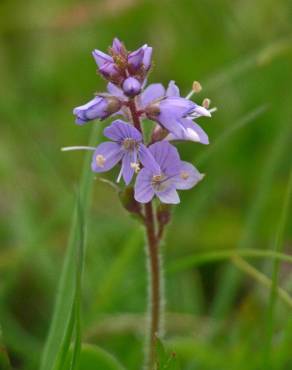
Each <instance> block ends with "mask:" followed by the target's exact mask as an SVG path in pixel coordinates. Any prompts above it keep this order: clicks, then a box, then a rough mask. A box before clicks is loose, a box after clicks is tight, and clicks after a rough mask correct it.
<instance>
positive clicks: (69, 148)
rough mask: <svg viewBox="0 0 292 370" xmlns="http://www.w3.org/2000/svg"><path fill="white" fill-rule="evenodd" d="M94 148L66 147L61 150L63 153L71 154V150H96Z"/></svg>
mask: <svg viewBox="0 0 292 370" xmlns="http://www.w3.org/2000/svg"><path fill="white" fill-rule="evenodd" d="M95 149H96V148H94V147H93V146H65V147H63V148H61V151H62V152H69V151H70V150H95Z"/></svg>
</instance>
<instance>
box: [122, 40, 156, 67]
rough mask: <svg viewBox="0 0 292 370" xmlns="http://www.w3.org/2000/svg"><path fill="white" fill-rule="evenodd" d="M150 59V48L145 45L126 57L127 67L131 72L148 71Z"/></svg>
mask: <svg viewBox="0 0 292 370" xmlns="http://www.w3.org/2000/svg"><path fill="white" fill-rule="evenodd" d="M151 58H152V48H151V47H149V46H148V45H147V44H145V45H143V46H142V47H141V48H139V49H137V50H135V51H132V52H131V53H130V54H129V55H128V66H129V68H130V70H131V71H138V70H139V69H141V68H144V70H145V71H148V70H149V69H150V67H151Z"/></svg>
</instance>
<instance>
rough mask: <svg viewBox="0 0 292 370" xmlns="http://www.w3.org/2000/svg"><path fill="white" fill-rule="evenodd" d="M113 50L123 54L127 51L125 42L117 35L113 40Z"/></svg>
mask: <svg viewBox="0 0 292 370" xmlns="http://www.w3.org/2000/svg"><path fill="white" fill-rule="evenodd" d="M112 51H113V52H114V53H115V54H123V53H124V52H125V47H124V45H123V43H122V42H121V41H120V40H119V39H118V38H117V37H115V38H114V40H113V44H112Z"/></svg>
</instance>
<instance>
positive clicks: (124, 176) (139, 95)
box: [62, 38, 214, 370]
mask: <svg viewBox="0 0 292 370" xmlns="http://www.w3.org/2000/svg"><path fill="white" fill-rule="evenodd" d="M92 55H93V57H94V60H95V62H96V64H97V67H98V72H99V73H100V74H101V75H102V76H103V78H105V79H106V80H107V81H108V84H107V91H106V92H103V93H97V94H95V96H94V97H93V99H91V100H90V101H89V102H87V103H86V104H83V105H81V106H78V107H76V108H75V109H74V110H73V113H74V115H75V116H76V121H75V122H76V123H77V124H78V125H81V126H82V125H84V124H86V123H87V122H90V121H92V120H95V119H98V120H100V121H103V120H105V119H106V118H109V117H115V116H120V118H119V119H115V120H114V121H113V122H112V123H111V124H110V125H109V126H107V127H106V128H105V129H104V131H103V134H104V136H105V137H106V138H107V141H104V142H102V143H100V144H99V145H98V146H97V147H96V148H93V147H85V146H74V147H66V148H63V149H62V150H63V151H69V150H83V149H85V150H92V151H93V153H92V162H91V169H92V171H93V172H95V173H104V172H107V171H110V170H111V169H112V168H114V167H115V166H118V167H119V168H120V171H119V174H118V177H117V180H116V181H117V182H118V183H121V182H122V181H123V182H124V184H125V187H123V186H122V187H118V189H119V190H118V191H119V197H120V201H121V203H122V205H123V207H124V208H125V209H126V210H127V211H128V212H129V213H130V214H131V216H133V217H135V218H136V219H137V220H138V221H139V222H141V223H142V224H143V225H144V227H145V231H146V237H147V257H148V267H149V268H148V272H149V279H148V280H149V302H148V307H149V328H148V337H147V338H148V339H147V347H146V359H145V364H146V369H147V370H154V369H156V367H157V362H156V342H157V340H156V338H157V335H161V334H162V319H161V318H162V314H163V312H162V311H163V307H162V302H163V299H162V293H163V289H162V288H163V285H162V284H163V276H162V268H161V260H160V253H159V252H160V251H159V249H160V244H161V242H162V240H163V237H164V230H165V226H166V225H167V224H168V223H169V221H170V218H171V212H170V205H174V204H178V203H180V197H179V194H178V190H188V189H191V188H192V187H194V186H195V185H196V184H197V183H198V182H200V181H201V180H202V179H203V177H204V175H203V174H201V173H200V172H199V171H198V170H197V169H196V167H194V166H193V165H192V164H191V163H188V162H185V161H183V160H181V158H180V155H179V151H178V149H177V148H176V146H175V143H176V142H177V141H192V142H198V143H201V144H204V145H206V144H208V143H209V139H208V135H207V134H206V132H205V131H204V130H203V129H202V128H201V127H200V126H199V125H198V124H197V123H196V122H195V121H194V120H195V119H197V118H200V117H203V116H205V117H210V116H211V113H212V111H214V108H212V109H209V105H210V101H209V100H208V99H205V100H204V102H203V105H202V106H200V105H198V104H196V103H195V102H193V101H192V100H190V98H191V97H192V95H193V94H194V93H199V92H200V91H201V89H202V87H201V85H200V84H199V83H198V82H194V84H193V89H192V91H191V93H190V94H189V95H187V97H185V98H184V97H182V96H181V94H180V90H179V88H178V86H177V85H176V84H175V82H174V81H170V82H169V84H168V86H167V88H165V87H164V86H163V85H162V84H160V83H154V84H150V85H148V86H146V85H147V78H148V74H149V71H150V69H151V66H152V47H150V46H148V45H147V44H145V45H143V46H142V47H140V48H139V49H137V50H135V51H128V50H127V49H126V47H125V45H124V44H123V43H122V42H121V41H120V40H119V39H117V38H115V39H114V40H113V43H112V46H111V47H110V48H109V51H108V54H106V53H104V52H102V51H100V50H94V51H93V53H92ZM149 121H150V122H149ZM151 121H152V131H151V132H150V138H151V139H150V142H146V139H145V136H144V134H143V126H142V123H143V124H144V123H145V125H146V124H148V125H149V124H151ZM133 180H134V182H135V184H134V185H131V183H132V182H133ZM156 197H157V198H158V199H159V203H158V204H157V203H155V206H154V200H153V199H154V198H156Z"/></svg>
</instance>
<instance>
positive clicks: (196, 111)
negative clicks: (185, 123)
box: [190, 104, 211, 118]
mask: <svg viewBox="0 0 292 370" xmlns="http://www.w3.org/2000/svg"><path fill="white" fill-rule="evenodd" d="M190 114H191V115H192V116H193V117H194V118H197V117H202V116H204V117H211V113H210V111H209V110H208V109H206V108H204V107H202V106H201V105H197V104H196V106H195V107H194V108H193V109H192V111H191V113H190Z"/></svg>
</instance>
